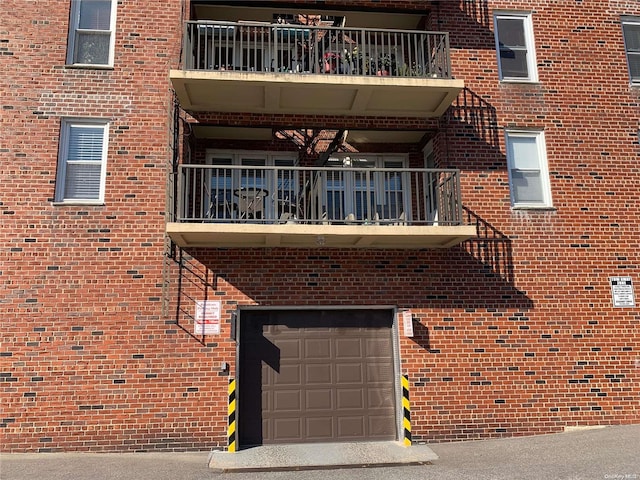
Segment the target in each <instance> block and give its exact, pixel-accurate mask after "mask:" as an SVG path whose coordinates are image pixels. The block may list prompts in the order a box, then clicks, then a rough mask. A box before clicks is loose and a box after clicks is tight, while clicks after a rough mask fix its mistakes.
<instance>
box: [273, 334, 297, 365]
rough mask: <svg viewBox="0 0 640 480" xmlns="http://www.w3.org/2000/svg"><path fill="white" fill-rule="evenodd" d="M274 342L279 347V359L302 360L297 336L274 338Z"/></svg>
mask: <svg viewBox="0 0 640 480" xmlns="http://www.w3.org/2000/svg"><path fill="white" fill-rule="evenodd" d="M274 344H275V346H276V347H278V348H279V349H280V360H281V361H282V360H302V349H301V348H300V341H299V340H298V339H297V338H275V339H274Z"/></svg>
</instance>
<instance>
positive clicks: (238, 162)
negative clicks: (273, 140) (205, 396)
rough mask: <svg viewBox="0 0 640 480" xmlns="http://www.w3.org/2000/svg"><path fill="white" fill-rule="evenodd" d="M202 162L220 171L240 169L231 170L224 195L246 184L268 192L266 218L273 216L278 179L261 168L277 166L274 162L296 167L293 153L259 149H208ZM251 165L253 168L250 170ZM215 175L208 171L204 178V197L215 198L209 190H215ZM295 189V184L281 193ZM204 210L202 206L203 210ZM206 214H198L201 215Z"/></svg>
mask: <svg viewBox="0 0 640 480" xmlns="http://www.w3.org/2000/svg"><path fill="white" fill-rule="evenodd" d="M205 159H206V160H205V161H206V164H207V165H217V166H220V167H221V168H222V169H224V167H225V166H235V167H242V168H241V169H233V171H232V174H231V175H230V177H229V180H228V183H229V188H228V189H227V188H226V185H225V190H224V192H223V194H224V195H225V196H233V195H234V193H235V192H236V190H238V189H241V188H246V187H247V185H249V187H250V188H251V187H257V188H264V189H265V190H266V191H267V192H268V196H267V197H266V198H265V199H264V208H265V212H266V213H265V214H266V215H267V216H268V217H269V218H271V217H272V216H273V215H275V210H276V206H277V205H276V201H277V200H278V199H277V198H276V197H275V196H274V195H275V194H276V192H277V191H278V184H279V183H280V181H282V179H281V178H277V177H276V176H275V175H274V173H275V172H274V171H273V169H269V168H264V167H274V166H278V165H277V164H278V163H280V166H282V167H289V166H291V167H293V166H296V165H297V164H298V154H297V153H296V152H269V151H261V150H213V149H209V150H207V152H206V155H205ZM229 161H230V162H229ZM283 164H284V165H283ZM287 164H290V165H287ZM252 166H256V167H257V168H256V169H252ZM252 170H253V172H252ZM252 173H253V175H254V176H253V177H251V174H252ZM216 175H219V173H216V172H215V171H213V170H210V171H209V172H208V178H207V179H206V180H205V184H206V187H205V188H206V189H207V190H208V191H207V192H205V195H212V194H213V195H216V193H215V192H214V191H213V190H215V188H214V187H215V186H214V182H215V181H216V178H217V177H216ZM247 175H249V176H247ZM224 183H227V181H226V180H225V181H224ZM298 188H299V186H298V185H297V182H296V183H294V184H293V185H290V186H289V187H288V188H287V189H285V190H288V191H290V192H292V193H296V194H297V192H298ZM226 200H227V201H235V200H236V198H227V199H226ZM206 207H207V206H206V205H205V206H204V208H205V210H206ZM208 214H209V213H207V212H206V211H203V213H202V215H204V216H207V215H208Z"/></svg>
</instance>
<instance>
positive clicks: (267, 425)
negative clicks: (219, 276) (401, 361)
mask: <svg viewBox="0 0 640 480" xmlns="http://www.w3.org/2000/svg"><path fill="white" fill-rule="evenodd" d="M392 318H393V316H392V311H391V310H322V311H320V310H284V311H283V310H281V311H251V310H249V311H243V312H242V314H241V327H240V351H239V361H240V362H239V376H238V386H239V392H238V413H239V415H238V434H239V442H240V445H241V446H250V445H261V444H269V443H304V442H336V441H359V440H393V439H395V438H396V423H395V392H394V374H393V348H392V328H391V327H392Z"/></svg>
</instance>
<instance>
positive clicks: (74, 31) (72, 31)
mask: <svg viewBox="0 0 640 480" xmlns="http://www.w3.org/2000/svg"><path fill="white" fill-rule="evenodd" d="M91 1H92V0H71V16H70V19H69V40H68V51H67V65H74V66H83V67H93V68H100V67H113V59H114V52H115V32H116V11H117V6H118V1H117V0H109V1H110V2H111V15H110V25H109V30H84V29H80V28H79V27H80V5H81V3H82V2H91ZM80 32H94V33H98V34H102V35H105V36H106V35H108V36H109V58H108V59H107V63H80V62H76V60H75V59H76V52H77V47H78V41H77V37H78V33H80Z"/></svg>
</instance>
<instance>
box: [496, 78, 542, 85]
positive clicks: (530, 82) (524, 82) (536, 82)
mask: <svg viewBox="0 0 640 480" xmlns="http://www.w3.org/2000/svg"><path fill="white" fill-rule="evenodd" d="M500 83H506V84H522V85H540V81H539V80H526V79H522V80H518V79H515V78H503V79H501V80H500Z"/></svg>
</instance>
